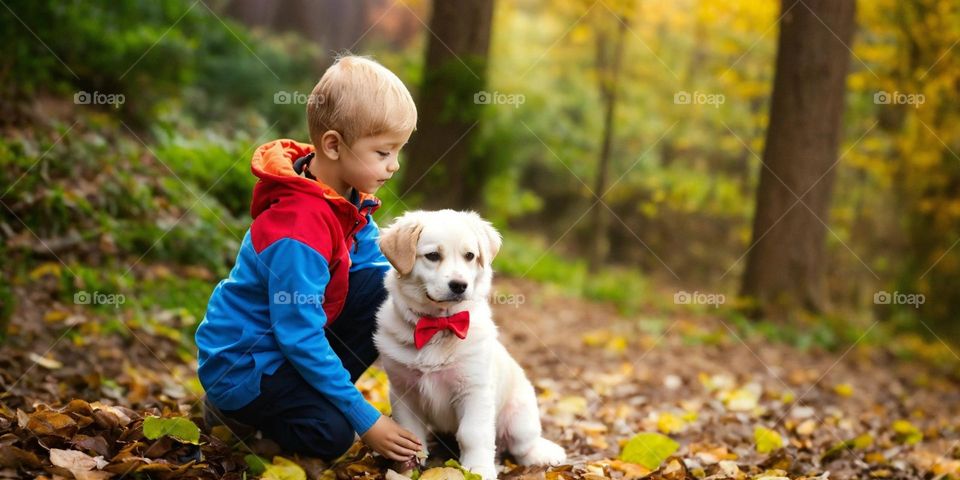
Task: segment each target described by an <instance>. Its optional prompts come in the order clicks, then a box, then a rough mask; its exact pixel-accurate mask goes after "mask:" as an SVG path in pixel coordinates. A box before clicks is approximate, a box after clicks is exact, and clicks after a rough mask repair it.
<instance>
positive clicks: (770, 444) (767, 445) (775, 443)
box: [753, 427, 783, 453]
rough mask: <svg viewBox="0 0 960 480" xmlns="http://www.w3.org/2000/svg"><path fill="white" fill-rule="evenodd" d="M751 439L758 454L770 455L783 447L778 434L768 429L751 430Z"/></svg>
mask: <svg viewBox="0 0 960 480" xmlns="http://www.w3.org/2000/svg"><path fill="white" fill-rule="evenodd" d="M753 439H754V442H755V443H756V444H757V451H758V452H760V453H770V452H772V451H774V450H777V449H779V448H780V447H782V446H783V438H781V437H780V434H779V433H777V432H776V431H774V430H770V429H769V428H764V427H757V428H755V429H753Z"/></svg>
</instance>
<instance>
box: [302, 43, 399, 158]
mask: <svg viewBox="0 0 960 480" xmlns="http://www.w3.org/2000/svg"><path fill="white" fill-rule="evenodd" d="M307 125H308V126H309V128H310V141H311V142H313V145H314V147H316V148H320V145H319V144H320V139H321V137H323V134H324V133H326V132H327V131H328V130H334V131H336V132H338V133H340V136H342V137H343V140H344V142H346V143H347V145H350V144H352V143H353V142H355V141H356V140H358V139H360V138H362V137H368V136H372V135H380V134H383V133H401V132H402V133H409V132H413V130H414V129H416V126H417V107H416V105H414V103H413V97H411V96H410V92H409V91H408V90H407V87H406V86H404V84H403V82H402V81H400V79H399V78H398V77H397V76H396V75H394V73H393V72H391V71H390V70H388V69H387V68H386V67H384V66H383V65H381V64H379V63H377V62H376V61H374V60H372V59H370V58H367V57H360V56H355V55H343V56H340V57H337V59H336V61H335V62H334V63H333V65H331V66H330V68H328V69H327V71H326V72H325V73H324V74H323V77H321V78H320V81H319V82H317V85H316V86H315V87H313V92H312V93H311V94H310V101H308V102H307Z"/></svg>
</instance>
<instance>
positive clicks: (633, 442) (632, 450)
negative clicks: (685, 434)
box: [620, 432, 680, 470]
mask: <svg viewBox="0 0 960 480" xmlns="http://www.w3.org/2000/svg"><path fill="white" fill-rule="evenodd" d="M678 448H680V444H678V443H677V442H675V441H674V440H673V439H672V438H670V437H667V436H665V435H661V434H659V433H653V432H642V433H638V434H636V435H634V436H633V438H631V439H630V440H629V441H627V444H626V445H624V446H623V450H622V451H621V452H620V460H623V461H625V462H631V463H636V464H638V465H643V466H644V467H646V468H648V469H650V470H653V469H656V468H657V467H659V466H660V464H661V463H663V461H664V460H666V459H667V458H668V457H670V455H673V452H676V451H677V449H678Z"/></svg>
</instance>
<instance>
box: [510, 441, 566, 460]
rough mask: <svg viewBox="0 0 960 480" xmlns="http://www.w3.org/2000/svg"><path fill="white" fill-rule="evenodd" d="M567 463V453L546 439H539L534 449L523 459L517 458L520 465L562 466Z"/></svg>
mask: <svg viewBox="0 0 960 480" xmlns="http://www.w3.org/2000/svg"><path fill="white" fill-rule="evenodd" d="M566 461H567V452H565V451H564V450H563V447H561V446H560V445H557V444H556V443H553V442H551V441H550V440H547V439H546V438H542V437H541V438H539V439H537V443H536V444H534V446H533V448H531V449H530V451H529V452H527V454H526V455H524V456H523V457H521V458H517V462H519V463H520V465H551V466H556V465H561V464H563V463H564V462H566Z"/></svg>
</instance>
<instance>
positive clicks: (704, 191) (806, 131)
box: [0, 0, 960, 339]
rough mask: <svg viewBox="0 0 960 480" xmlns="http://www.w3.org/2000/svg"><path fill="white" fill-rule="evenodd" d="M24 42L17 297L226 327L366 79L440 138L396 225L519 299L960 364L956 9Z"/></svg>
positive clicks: (8, 126)
mask: <svg viewBox="0 0 960 480" xmlns="http://www.w3.org/2000/svg"><path fill="white" fill-rule="evenodd" d="M821 8H822V10H821ZM0 22H2V23H0V41H2V43H3V45H5V46H6V49H5V54H4V55H3V56H2V57H0V79H2V81H0V113H2V115H0V122H2V128H3V129H4V135H3V139H2V141H0V163H2V166H3V168H0V178H2V179H3V180H2V183H0V185H2V186H3V187H2V190H3V193H2V195H0V203H2V206H0V235H2V236H3V239H4V242H3V246H2V247H0V248H2V251H0V258H3V262H4V265H3V270H4V274H5V275H6V276H7V278H10V279H14V280H11V281H10V285H14V284H18V283H17V282H20V280H16V279H19V278H22V277H24V276H29V275H30V274H31V273H33V274H34V275H35V276H36V275H39V276H43V275H44V273H43V272H44V271H40V272H39V273H38V272H37V270H36V269H37V268H39V267H41V266H44V265H48V264H49V269H58V270H57V272H58V274H59V275H61V278H62V281H63V283H64V284H65V285H72V286H74V287H75V286H76V285H77V284H78V283H82V284H84V285H87V286H90V285H101V286H104V288H114V289H121V290H123V289H135V290H136V289H142V290H143V291H144V296H147V295H149V296H150V298H151V301H154V302H156V303H158V304H161V305H164V306H171V307H174V306H176V307H178V308H180V307H183V308H186V309H188V310H190V311H191V312H192V313H193V314H194V315H202V308H203V305H205V300H206V296H207V295H209V289H210V288H212V285H213V281H212V279H214V278H216V277H218V276H219V275H223V274H224V273H225V272H226V271H227V270H228V269H229V267H230V265H231V264H232V262H233V256H234V255H235V249H236V245H237V243H238V242H239V238H240V236H241V235H242V233H243V231H244V229H245V228H246V225H247V223H248V218H247V216H248V214H247V208H248V201H249V195H250V190H251V188H252V180H253V179H252V177H251V175H250V173H249V165H248V163H247V162H248V161H249V156H250V154H251V153H252V149H253V148H255V147H256V146H257V145H258V144H259V143H262V142H264V141H267V140H269V139H272V138H276V137H292V138H296V139H300V140H305V139H306V138H307V135H306V129H305V124H304V118H303V110H304V104H303V103H302V101H301V99H305V98H306V94H307V93H309V91H310V89H311V87H312V86H313V84H314V83H315V82H316V80H317V79H318V78H319V76H320V75H321V74H322V72H323V69H324V68H326V66H327V65H329V63H330V62H331V61H332V58H333V55H334V54H335V53H336V52H340V51H344V50H349V51H352V52H354V53H359V54H369V55H372V56H373V57H374V58H376V59H377V60H379V61H381V62H382V63H384V64H385V65H387V66H388V67H389V68H391V69H392V70H394V71H395V72H397V73H398V75H400V77H401V78H403V79H404V81H405V82H406V83H407V84H408V86H409V87H410V89H411V91H412V92H414V93H415V95H416V97H417V101H418V105H419V108H420V118H421V121H420V126H419V131H418V132H417V133H416V134H415V135H414V137H413V139H412V142H411V145H410V146H409V147H408V149H407V150H406V151H405V152H404V153H403V168H402V169H401V176H402V178H401V179H400V180H399V181H398V182H395V183H391V184H389V185H387V187H386V188H385V189H383V190H381V192H380V196H381V197H383V198H384V200H385V204H386V208H385V209H384V210H382V211H381V214H382V215H383V217H384V218H382V219H381V223H385V222H387V221H388V217H391V216H394V215H397V214H399V213H400V212H402V211H403V210H405V209H408V208H417V207H421V206H422V207H428V208H440V207H454V208H474V209H477V210H479V211H480V212H481V213H482V214H484V215H485V216H487V217H488V218H490V219H492V220H493V221H494V222H495V223H496V224H497V225H498V226H499V227H500V228H502V229H503V230H504V231H505V232H506V235H507V239H508V242H507V244H506V246H505V251H504V257H503V258H502V259H501V260H500V261H501V262H502V263H501V264H500V265H499V266H498V269H499V270H501V271H503V272H504V273H507V274H512V275H517V276H526V277H532V278H537V279H547V280H551V281H556V282H558V283H562V284H565V285H567V286H569V287H570V288H572V289H575V290H577V291H580V292H582V293H584V294H587V295H589V296H594V297H598V298H604V299H612V300H614V301H617V302H618V303H619V304H621V305H622V306H623V307H624V308H625V309H634V310H636V309H638V308H642V307H644V306H647V305H649V304H651V303H653V304H657V305H666V304H672V302H673V300H672V292H676V291H677V290H678V289H684V290H690V291H693V290H699V291H709V292H723V293H726V294H727V296H728V298H730V299H731V300H730V301H729V302H728V303H729V305H727V306H728V307H733V308H731V309H730V310H731V313H730V315H733V316H735V315H737V313H735V312H736V310H737V309H738V308H739V307H741V306H743V307H747V308H755V307H761V309H763V307H765V306H768V305H769V304H771V303H773V302H779V301H780V300H782V296H783V295H788V296H790V297H792V298H794V299H795V300H796V301H788V302H786V304H785V305H787V308H786V310H784V311H778V312H776V313H768V315H767V318H772V319H774V320H777V321H781V320H784V319H790V320H791V321H794V322H801V323H802V322H811V321H812V323H807V325H810V324H822V323H828V322H833V321H836V322H838V323H841V324H856V325H863V324H865V323H869V322H870V321H872V320H873V319H883V320H885V323H886V324H887V325H890V326H891V327H892V328H894V329H905V330H910V331H918V332H920V333H922V334H925V335H932V333H931V332H937V334H938V335H940V336H941V337H943V338H947V339H951V338H952V339H956V338H958V336H960V327H958V324H957V322H956V320H955V317H956V315H957V312H958V311H960V293H958V291H957V290H956V288H954V285H956V284H957V282H958V281H960V248H958V247H957V244H958V242H960V222H958V217H960V157H958V155H957V152H960V128H957V127H958V122H960V109H958V108H957V107H958V98H960V64H958V62H957V60H956V59H957V52H958V51H960V48H958V47H957V43H958V40H960V6H958V5H957V4H956V2H950V1H945V0H904V1H894V0H877V1H870V2H866V1H861V2H857V8H856V10H855V13H854V9H853V2H852V1H844V2H825V3H824V2H815V1H807V0H805V1H804V2H798V1H790V0H785V1H784V2H783V3H782V4H781V3H779V2H776V1H774V0H764V1H758V2H732V3H731V2H721V1H716V0H682V1H677V2H653V1H645V0H639V1H635V2H620V1H613V0H609V1H602V2H590V1H584V2H559V3H558V2H546V1H543V0H497V1H496V2H494V1H493V0H470V1H468V2H428V1H424V0H411V1H400V2H394V1H389V0H364V1H356V2H344V1H332V0H331V1H321V2H306V1H293V0H289V1H281V2H267V1H255V0H229V1H227V0H224V1H219V2H190V1H173V0H171V1H166V2H121V3H119V4H116V3H113V2H83V3H80V2H66V3H56V2H26V1H14V2H7V4H6V8H5V9H3V10H0ZM778 38H779V39H780V40H779V42H778V40H777V39H778ZM778 50H779V52H778ZM81 92H83V93H88V94H93V93H100V94H109V95H122V96H123V99H124V101H123V102H122V103H120V104H100V105H97V104H91V103H82V102H77V101H76V100H77V99H76V98H75V95H77V94H78V93H81ZM94 103H95V102H94ZM761 159H763V162H765V163H766V164H767V167H769V168H764V167H763V166H762V165H761ZM774 174H776V175H775V176H776V177H780V179H781V180H782V181H783V183H784V184H786V185H787V186H789V190H792V191H793V192H794V193H795V194H796V196H803V203H800V204H797V205H796V206H794V207H793V208H792V209H791V208H790V206H791V205H792V204H793V203H794V202H795V201H796V197H795V196H794V194H791V193H790V191H788V190H787V188H786V187H785V186H784V185H783V184H781V183H780V182H779V181H777V179H776V178H772V177H774ZM821 176H823V179H822V180H820V181H819V182H818V183H816V185H815V186H814V187H813V189H812V190H811V191H810V192H809V193H808V194H806V196H804V195H805V192H806V190H807V189H808V188H810V187H811V186H812V185H814V183H815V181H816V180H818V178H819V177H821ZM601 202H602V203H601ZM807 205H809V209H808V208H807ZM784 213H786V215H784ZM781 216H782V217H783V219H782V221H781V220H778V218H780V217H781ZM767 230H769V233H768V234H764V232H765V231H767ZM754 243H756V246H753V245H754ZM60 261H62V262H63V263H62V264H61V263H60ZM158 264H163V265H167V266H170V265H176V266H181V267H185V266H189V267H191V268H193V269H194V270H192V273H191V274H190V275H186V276H185V277H183V278H180V279H178V280H180V281H186V282H188V284H189V285H190V287H189V288H184V285H183V283H173V282H172V280H171V281H167V280H164V279H165V278H168V277H164V276H163V275H162V274H157V273H155V272H154V273H149V272H144V271H142V270H143V267H144V266H145V265H146V266H149V269H153V268H154V267H155V266H156V265H158ZM149 269H148V270H149ZM68 270H69V271H68ZM175 276H176V275H175ZM164 282H167V283H164ZM741 290H742V291H743V292H744V293H746V294H747V297H748V298H744V299H743V301H742V302H734V301H733V300H732V299H733V298H734V297H736V296H737V293H738V292H740V291H741ZM5 291H7V293H4V292H5ZM65 291H68V289H65ZM148 291H149V292H151V293H149V294H148V293H146V292H148ZM884 293H887V294H889V295H890V296H889V297H884V296H883V294H884ZM894 293H900V294H909V295H923V296H924V297H923V298H924V303H923V304H922V305H916V306H915V305H911V304H902V303H899V302H898V301H897V297H896V296H894V295H893V294H894ZM10 297H11V294H10V293H9V288H7V289H2V288H0V298H3V299H4V300H3V304H4V307H5V308H6V307H9V305H10ZM885 299H889V300H890V303H885V301H884V300H885ZM811 310H812V311H814V313H813V315H815V316H813V317H810V316H809V315H810V314H809V313H808V312H809V311H811ZM811 319H812V320H811Z"/></svg>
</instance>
